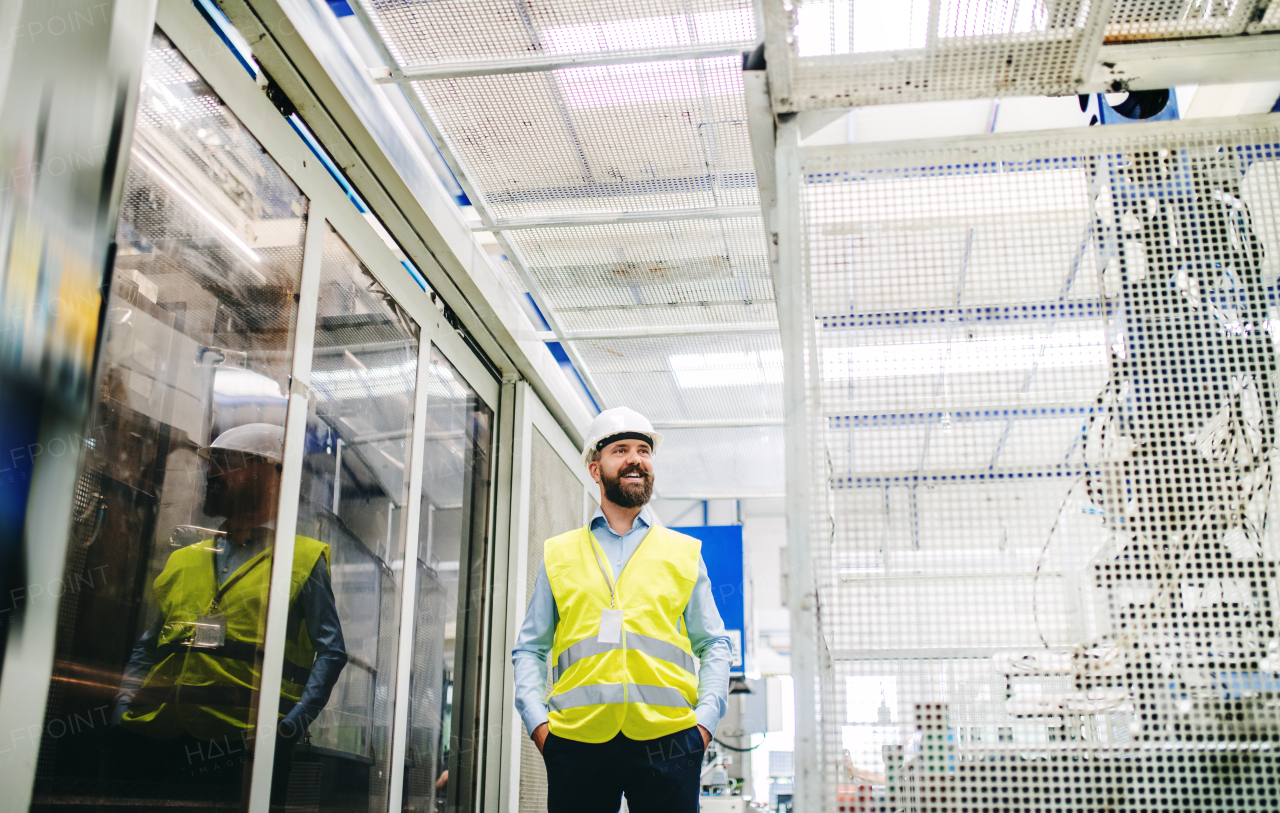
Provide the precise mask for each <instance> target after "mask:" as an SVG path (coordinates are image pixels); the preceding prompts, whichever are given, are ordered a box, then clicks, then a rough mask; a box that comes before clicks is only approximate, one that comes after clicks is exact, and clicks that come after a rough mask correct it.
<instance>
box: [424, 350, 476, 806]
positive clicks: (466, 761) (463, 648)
mask: <svg viewBox="0 0 1280 813" xmlns="http://www.w3.org/2000/svg"><path fill="white" fill-rule="evenodd" d="M427 380H428V384H427V386H428V387H429V388H430V389H429V390H428V391H427V427H426V433H425V434H426V438H427V441H426V448H425V453H424V455H423V461H424V462H423V477H422V495H421V500H422V522H421V524H420V526H419V529H418V534H419V542H418V563H417V566H418V596H417V608H416V626H415V629H414V642H413V647H414V648H413V667H412V671H411V673H410V678H409V703H410V705H409V731H408V741H407V743H406V747H405V776H404V797H403V798H404V803H403V808H404V810H413V811H428V813H435V811H436V810H444V809H446V806H445V805H446V801H447V802H448V808H447V809H450V810H462V809H470V800H471V798H472V794H473V792H474V787H473V778H474V776H475V765H476V760H477V758H478V756H479V755H478V754H477V752H476V749H475V748H473V747H472V744H473V743H474V741H475V735H476V732H475V730H474V724H470V725H469V724H468V722H467V718H466V717H465V716H464V715H455V714H454V709H455V708H458V707H459V704H456V703H455V696H457V697H458V698H459V700H462V699H463V698H464V697H465V698H466V699H467V702H471V703H473V702H474V699H475V697H476V690H477V688H478V679H479V675H478V671H477V667H476V664H477V658H478V652H476V651H474V648H475V647H476V638H477V635H478V632H479V620H480V619H481V618H483V607H484V601H485V599H486V593H485V590H484V589H483V588H478V587H469V586H468V585H483V584H485V583H486V582H485V575H484V574H485V572H486V570H487V568H488V564H489V563H488V559H487V556H486V553H487V551H488V529H489V525H488V510H489V478H490V469H489V463H490V457H489V450H490V442H491V431H492V425H493V412H492V411H491V410H490V409H489V407H487V406H486V405H485V404H484V402H482V401H481V400H480V398H479V396H477V395H476V393H475V391H474V390H472V389H471V387H469V386H468V385H467V383H466V382H465V381H464V380H463V379H462V376H460V375H459V374H458V372H457V370H455V369H454V368H453V366H452V365H450V364H449V362H448V361H447V360H445V358H444V356H442V355H441V354H440V352H439V351H438V350H437V349H436V348H434V347H432V350H431V367H430V370H429V371H428V379H427ZM468 597H469V598H470V600H469V601H468ZM469 647H470V648H469ZM455 720H457V721H458V722H457V723H456V724H455V723H454V721H455ZM451 784H452V785H453V786H452V787H451Z"/></svg>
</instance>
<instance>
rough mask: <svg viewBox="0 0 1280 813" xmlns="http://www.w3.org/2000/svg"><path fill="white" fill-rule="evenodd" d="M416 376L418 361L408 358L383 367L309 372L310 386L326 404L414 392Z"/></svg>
mask: <svg viewBox="0 0 1280 813" xmlns="http://www.w3.org/2000/svg"><path fill="white" fill-rule="evenodd" d="M417 376H418V362H417V361H416V360H414V359H410V360H409V361H405V362H402V363H400V364H391V365H388V366H386V367H348V368H343V369H338V370H315V371H313V372H312V373H311V387H312V388H313V389H315V390H316V391H317V392H319V393H320V394H321V395H322V396H323V397H324V399H325V400H326V401H349V400H352V399H355V398H365V399H367V398H381V397H384V396H388V395H403V394H405V393H410V392H413V387H414V384H415V383H416V379H417Z"/></svg>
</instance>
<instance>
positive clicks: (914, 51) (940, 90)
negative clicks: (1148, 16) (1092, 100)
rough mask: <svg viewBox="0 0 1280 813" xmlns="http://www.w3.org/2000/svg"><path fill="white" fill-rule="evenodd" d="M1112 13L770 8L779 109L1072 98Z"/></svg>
mask: <svg viewBox="0 0 1280 813" xmlns="http://www.w3.org/2000/svg"><path fill="white" fill-rule="evenodd" d="M1121 2H1122V3H1123V0H1121ZM1106 5H1107V4H1094V3H1090V2H1089V0H1050V1H1049V2H1019V0H997V2H970V1H967V0H932V2H930V0H904V1H903V2H898V3H883V2H878V0H826V2H805V3H803V4H797V7H795V8H794V9H788V8H785V7H784V3H783V0H765V3H764V6H765V13H766V14H767V15H769V18H770V19H769V23H768V24H767V25H766V32H767V35H768V40H769V43H770V46H771V47H770V64H769V78H770V84H771V95H772V97H773V104H774V109H775V111H776V112H787V111H798V110H815V109H821V108H828V107H851V106H855V105H867V104H885V103H892V102H908V101H926V100H937V99H965V98H982V97H997V96H1005V97H1008V96H1032V95H1036V96H1038V95H1046V96H1054V95H1064V94H1069V93H1074V92H1075V90H1076V87H1077V83H1078V81H1079V77H1081V76H1083V75H1084V70H1085V68H1086V67H1087V65H1086V61H1087V57H1088V55H1089V54H1090V53H1092V52H1093V50H1094V49H1095V48H1096V46H1097V45H1098V43H1099V42H1100V38H1101V36H1102V28H1103V25H1104V23H1105V19H1104V17H1103V11H1102V9H1105V6H1106ZM1131 5H1133V6H1135V7H1136V6H1138V5H1139V3H1137V2H1135V3H1132V4H1131ZM1145 5H1151V4H1145ZM1183 5H1185V3H1184V4H1183ZM775 55H777V56H775Z"/></svg>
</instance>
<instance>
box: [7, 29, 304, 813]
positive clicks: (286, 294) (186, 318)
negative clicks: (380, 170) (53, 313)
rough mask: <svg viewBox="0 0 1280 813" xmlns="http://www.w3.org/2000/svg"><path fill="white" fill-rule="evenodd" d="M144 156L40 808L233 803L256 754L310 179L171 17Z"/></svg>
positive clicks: (41, 773)
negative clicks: (192, 50)
mask: <svg viewBox="0 0 1280 813" xmlns="http://www.w3.org/2000/svg"><path fill="white" fill-rule="evenodd" d="M129 159H130V160H129V169H128V174H127V177H126V179H125V182H124V191H123V199H122V202H121V207H120V220H119V227H118V233H117V242H118V253H117V255H116V261H115V267H114V273H113V276H112V285H111V290H110V297H109V300H108V302H107V306H106V307H107V311H106V324H105V337H104V340H103V345H102V349H101V375H100V379H99V383H100V387H99V390H98V393H97V399H98V401H97V407H96V410H95V412H94V413H93V415H92V417H91V421H90V423H89V427H88V436H87V437H85V438H83V439H80V438H76V439H74V441H75V443H76V445H78V446H80V447H81V454H82V461H81V464H80V468H79V474H78V477H77V480H76V482H75V486H74V487H75V506H76V510H75V514H74V516H73V517H72V523H71V531H70V533H71V539H70V543H69V550H68V561H67V579H66V584H67V589H66V590H65V591H64V593H63V595H62V596H61V599H60V601H61V604H60V609H59V622H58V631H57V636H58V638H57V660H56V664H55V670H54V677H53V683H52V686H51V689H50V693H49V703H48V708H47V712H46V725H45V728H44V732H43V735H42V736H40V737H36V738H34V741H33V742H32V743H31V744H30V745H29V747H37V744H36V743H37V742H38V747H39V748H40V755H39V760H38V764H39V767H38V770H37V778H36V787H35V794H34V804H33V806H32V809H33V810H53V809H57V810H60V811H66V810H78V809H84V810H88V809H94V810H98V809H103V808H102V807H101V806H100V805H101V804H108V805H109V806H111V807H112V809H137V808H142V807H152V806H155V805H156V804H159V803H165V804H172V803H174V802H177V803H178V804H180V805H181V806H182V807H183V808H184V809H191V810H204V809H226V808H227V807H233V808H234V807H237V806H238V802H239V800H240V799H241V797H242V794H243V792H244V788H245V785H246V784H247V782H246V781H245V780H246V779H247V775H248V766H249V765H250V764H251V762H252V753H253V745H254V736H253V731H254V727H253V723H254V720H253V709H254V705H255V703H256V697H257V689H258V681H259V678H260V675H261V657H262V653H261V648H260V646H261V641H262V630H261V627H262V619H263V618H264V616H265V609H266V586H267V584H268V580H267V575H268V574H269V572H270V569H271V568H270V550H271V547H272V544H273V542H274V533H275V532H274V526H275V516H276V508H277V506H278V504H279V502H278V494H279V472H280V463H281V460H282V455H283V451H282V450H283V436H284V430H283V425H284V417H285V405H286V396H285V393H286V392H287V390H288V376H289V372H290V364H291V358H292V353H293V343H292V336H293V332H294V325H295V319H296V307H295V300H294V297H295V295H296V291H297V290H298V281H299V277H300V273H301V265H302V243H303V233H304V230H305V223H306V215H307V200H306V199H305V198H304V197H303V195H302V194H301V193H300V191H299V190H298V189H297V187H295V186H294V184H293V183H292V182H291V181H290V180H289V179H288V178H287V177H286V176H285V174H284V173H283V172H282V170H281V169H280V167H279V166H278V165H277V164H276V163H275V162H274V161H273V160H272V159H271V157H269V156H268V155H267V154H266V153H265V152H264V151H263V149H262V147H261V146H260V145H259V144H258V143H257V142H256V141H255V140H254V139H253V137H252V136H251V135H250V134H249V133H248V132H247V131H246V130H245V129H244V128H243V127H242V126H241V125H240V123H239V122H238V121H237V120H236V118H235V116H233V115H232V114H231V112H230V111H229V110H228V109H227V108H226V107H225V106H224V105H223V104H222V102H221V100H219V99H218V97H217V96H215V95H214V94H213V92H212V91H211V90H210V89H209V87H208V86H207V85H205V84H204V82H203V81H202V80H201V78H200V77H199V76H198V75H197V74H196V73H195V71H194V70H193V69H192V67H191V66H190V65H189V64H188V63H187V62H186V61H185V60H184V59H183V58H182V57H181V56H180V55H179V54H178V52H177V51H176V50H175V49H174V48H173V46H172V45H171V44H170V43H169V42H168V40H166V39H165V38H164V37H162V36H160V35H157V36H156V37H155V38H154V40H153V42H152V45H151V48H150V51H149V53H148V56H147V61H146V66H145V71H144V75H143V79H142V86H141V93H140V98H139V114H138V119H137V126H136V131H135V134H134V139H133V143H132V144H131V145H130V147H129ZM292 705H293V701H292V700H291V699H290V698H288V697H282V698H281V709H282V711H284V710H286V709H287V708H290V707H292ZM104 798H105V799H107V800H108V801H106V802H103V801H102V800H103V799H104Z"/></svg>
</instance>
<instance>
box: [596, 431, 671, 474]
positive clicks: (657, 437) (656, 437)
mask: <svg viewBox="0 0 1280 813" xmlns="http://www.w3.org/2000/svg"><path fill="white" fill-rule="evenodd" d="M623 434H626V435H645V436H646V437H648V438H649V450H650V451H651V452H652V453H653V454H655V455H656V454H657V453H658V447H659V446H661V445H662V433H661V432H655V431H652V430H647V431H632V430H628V431H626V432H617V433H615V435H623ZM615 435H610V436H609V437H610V438H612V437H614V436H615ZM605 440H608V438H605ZM599 442H600V441H596V442H595V443H591V444H588V445H587V448H585V449H583V450H582V465H584V466H590V465H591V456H592V455H593V454H595V451H596V444H598V443H599ZM610 442H613V441H610ZM606 445H608V444H606Z"/></svg>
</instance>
